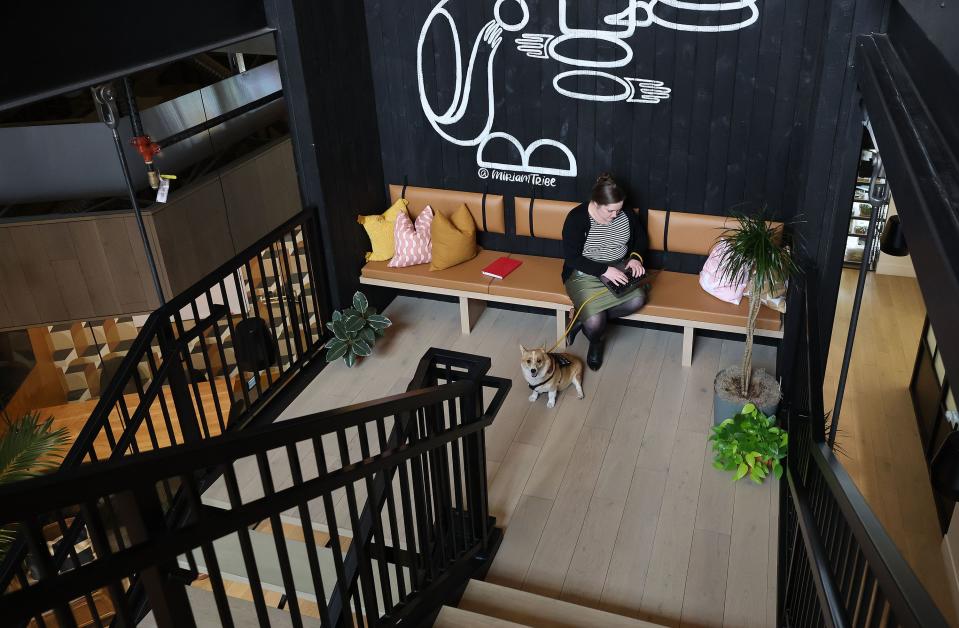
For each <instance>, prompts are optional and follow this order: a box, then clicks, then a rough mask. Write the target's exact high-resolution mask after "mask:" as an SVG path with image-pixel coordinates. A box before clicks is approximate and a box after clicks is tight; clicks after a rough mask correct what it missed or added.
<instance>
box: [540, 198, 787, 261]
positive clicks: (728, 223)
mask: <svg viewBox="0 0 959 628" xmlns="http://www.w3.org/2000/svg"><path fill="white" fill-rule="evenodd" d="M533 211H536V206H535V205H534V206H533ZM773 224H774V225H776V226H777V227H778V228H779V232H780V233H781V232H782V225H783V224H782V223H781V222H774V223H773ZM737 225H738V221H737V220H736V219H735V218H729V217H727V216H710V215H707V214H688V213H685V212H669V236H668V241H667V242H663V240H664V237H663V236H664V231H665V228H666V211H665V210H662V209H651V210H649V212H648V218H647V221H646V232H647V234H648V235H649V248H650V249H651V250H654V251H662V250H663V245H664V244H666V245H668V246H669V250H670V251H673V252H676V253H692V254H693V255H709V250H710V249H711V248H713V245H714V244H716V240H718V239H719V237H720V236H721V235H723V233H724V232H725V231H726V230H727V229H732V228H733V227H735V226H737Z"/></svg>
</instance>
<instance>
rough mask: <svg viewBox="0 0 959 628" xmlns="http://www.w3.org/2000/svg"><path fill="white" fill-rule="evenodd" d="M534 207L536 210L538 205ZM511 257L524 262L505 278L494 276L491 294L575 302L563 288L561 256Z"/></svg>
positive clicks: (552, 301)
mask: <svg viewBox="0 0 959 628" xmlns="http://www.w3.org/2000/svg"><path fill="white" fill-rule="evenodd" d="M533 210H534V211H535V210H536V206H535V205H534V206H533ZM509 257H510V259H516V260H520V261H521V262H523V263H522V265H520V266H519V268H517V269H516V270H514V271H513V272H511V273H510V274H508V275H506V277H505V278H503V279H494V280H493V282H492V283H491V284H490V286H489V293H490V294H492V295H496V296H501V297H512V298H514V299H529V300H531V301H547V302H549V303H559V304H561V305H571V304H572V301H570V300H569V296H568V295H567V294H566V288H564V287H563V277H562V271H563V260H562V259H558V258H555V257H539V256H537V255H518V254H515V253H514V254H513V255H510V256H509Z"/></svg>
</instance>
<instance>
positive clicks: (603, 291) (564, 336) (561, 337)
mask: <svg viewBox="0 0 959 628" xmlns="http://www.w3.org/2000/svg"><path fill="white" fill-rule="evenodd" d="M607 292H609V291H608V290H607V289H606V288H603V289H602V290H598V291H597V292H596V294H593V295H591V296H590V297H589V298H588V299H586V300H585V301H583V303H582V305H580V306H579V309H577V310H576V314H575V315H574V316H573V319H572V320H571V321H569V325H567V327H566V331H564V332H563V335H562V336H560V337H559V338H557V339H556V344H554V345H553V346H552V347H550V348H549V351H547V352H546V353H552V352H553V350H554V349H556V347H558V346H559V345H560V343H561V342H563V341H564V340H566V336H568V335H569V332H570V330H571V329H573V325H575V324H576V319H578V318H579V315H580V314H581V313H582V312H583V308H584V307H586V304H587V303H589V302H590V301H592V300H593V299H596V298H597V297H601V296H602V295H604V294H606V293H607Z"/></svg>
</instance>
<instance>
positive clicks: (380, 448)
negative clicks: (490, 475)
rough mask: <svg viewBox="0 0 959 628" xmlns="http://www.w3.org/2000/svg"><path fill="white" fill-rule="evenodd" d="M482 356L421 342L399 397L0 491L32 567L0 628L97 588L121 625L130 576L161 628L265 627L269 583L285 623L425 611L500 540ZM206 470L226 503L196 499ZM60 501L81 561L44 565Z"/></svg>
mask: <svg viewBox="0 0 959 628" xmlns="http://www.w3.org/2000/svg"><path fill="white" fill-rule="evenodd" d="M489 366H490V361H489V358H483V357H477V356H471V355H466V354H460V353H455V352H449V351H443V350H437V349H431V350H429V351H428V352H427V353H426V355H425V356H424V358H423V360H422V361H421V362H420V365H419V368H418V370H417V374H416V376H415V377H414V382H413V383H412V384H411V388H412V389H413V390H411V391H409V392H406V393H403V394H400V395H395V396H393V397H389V398H386V399H381V400H377V401H373V402H368V403H362V404H357V405H354V406H350V407H346V408H340V409H336V410H330V411H327V412H321V413H318V414H314V415H310V416H306V417H302V418H298V419H292V420H288V421H283V422H280V423H276V424H271V425H268V426H263V427H252V428H250V429H246V430H242V431H238V432H235V433H231V434H227V435H224V436H222V437H220V438H213V439H210V440H208V441H205V442H192V443H185V444H183V445H181V446H178V447H173V448H167V449H161V450H157V451H152V452H148V453H145V454H143V455H140V456H132V457H127V458H122V459H116V460H112V461H107V462H102V463H96V464H91V465H86V466H85V467H83V468H79V469H76V470H74V471H73V472H71V473H60V474H55V475H52V476H47V477H40V478H35V479H31V480H28V481H26V482H22V483H19V484H16V485H10V486H6V487H0V502H2V503H3V504H4V508H3V511H2V513H0V525H10V524H16V525H18V526H19V527H20V528H21V530H22V531H23V532H24V534H25V536H26V538H27V540H28V542H29V545H30V548H31V551H33V552H34V553H35V555H36V558H37V565H38V570H37V572H38V573H37V577H36V579H35V580H33V581H30V582H28V583H24V584H23V586H22V587H20V588H19V589H17V590H9V591H7V592H6V593H5V594H4V595H3V596H2V597H0V623H2V624H3V625H21V624H23V623H24V622H27V621H30V620H31V619H33V620H34V621H36V622H37V624H38V625H43V623H42V621H43V619H42V617H43V614H44V613H47V618H48V619H50V618H51V617H53V616H55V620H56V622H57V624H58V625H59V626H64V627H66V626H72V625H75V623H76V617H77V616H76V614H75V611H74V609H73V608H72V607H71V602H72V601H74V600H77V599H84V598H89V597H90V596H91V594H92V592H95V591H106V592H107V594H108V596H109V599H110V603H111V605H112V608H113V612H114V613H115V619H116V620H118V622H117V624H118V625H126V626H132V625H134V623H135V621H136V619H137V617H136V609H135V608H134V607H132V606H131V604H130V600H129V598H128V596H126V595H125V593H126V587H127V586H128V584H129V582H130V579H131V576H136V577H138V578H139V580H140V581H142V582H143V584H144V588H145V589H146V593H147V596H148V599H149V605H150V609H151V614H152V617H151V618H148V619H149V620H150V621H152V622H155V623H156V625H160V626H176V627H177V628H182V627H190V626H195V625H197V623H196V619H195V618H196V617H197V616H200V615H202V616H203V617H206V618H208V619H207V622H206V623H204V625H210V622H214V623H215V624H216V625H224V626H229V625H232V622H233V618H234V616H236V613H237V612H240V613H246V614H248V616H253V615H254V614H255V616H256V617H257V618H258V621H259V623H260V624H261V625H264V626H268V625H270V623H271V617H272V618H273V619H275V618H276V617H275V613H276V612H277V611H276V608H275V606H276V599H275V598H276V596H278V595H280V594H282V596H283V597H282V600H283V603H284V604H285V608H286V611H285V612H288V613H289V614H288V615H287V616H286V617H287V618H288V619H287V620H286V621H292V624H293V625H294V626H302V625H312V623H311V622H315V621H316V620H315V619H312V618H314V617H315V618H317V619H319V621H320V623H321V625H323V626H380V625H396V624H400V623H402V624H404V625H418V624H419V623H421V622H428V621H430V618H431V617H432V616H433V615H434V614H435V613H436V612H437V611H438V609H439V607H440V605H442V604H443V603H444V601H446V600H447V599H448V598H449V596H451V595H452V592H453V591H454V590H455V589H456V588H457V586H459V587H462V586H463V585H464V584H465V582H466V581H467V579H468V578H469V576H470V575H471V574H472V573H475V572H476V571H477V570H480V569H482V568H483V566H484V565H487V564H488V562H489V560H490V558H491V556H492V554H493V552H494V551H495V549H496V546H497V544H498V541H499V532H498V530H497V529H496V528H495V526H494V525H493V524H494V523H495V522H494V520H493V519H492V518H491V517H490V516H489V510H488V501H487V492H486V469H485V451H484V449H485V443H484V430H485V428H486V427H487V426H489V425H490V424H491V423H492V421H493V420H494V418H495V416H496V413H497V412H498V411H499V409H500V407H501V406H502V403H503V401H504V399H505V397H506V394H507V393H508V391H509V388H510V380H508V379H502V378H496V377H491V376H488V375H487V372H488V369H489ZM418 384H423V386H422V387H417V385H418ZM487 390H492V393H493V394H492V395H491V396H489V395H487V396H486V398H484V392H485V391H487ZM211 469H215V470H217V471H219V472H221V473H222V478H223V480H222V481H223V482H224V484H225V488H226V493H227V495H228V500H227V502H228V503H224V504H219V505H216V506H214V505H211V504H209V503H207V502H206V501H205V497H206V496H205V495H203V494H201V487H200V486H199V484H198V478H200V477H205V476H207V475H208V474H209V473H210V471H211ZM165 485H172V486H176V492H177V494H178V495H182V496H183V499H184V501H186V502H188V504H189V508H188V509H187V511H188V513H189V514H188V515H187V516H186V517H185V518H184V519H183V520H181V521H176V522H171V521H170V520H169V518H166V517H164V516H163V511H164V507H165V502H166V500H167V496H166V494H165V490H164V489H163V486H165ZM364 503H365V504H366V507H364V506H363V504H364ZM65 511H77V512H80V513H82V516H83V519H84V521H85V527H86V529H87V530H88V531H89V534H90V539H91V540H92V546H93V553H94V556H93V558H92V559H91V560H89V561H87V562H85V563H83V564H79V565H76V566H74V567H73V568H71V569H68V570H58V569H56V568H55V567H54V566H53V562H52V559H53V556H52V553H51V551H50V550H49V549H48V548H47V547H46V546H45V545H44V542H43V539H42V533H41V530H40V523H39V522H40V521H42V520H44V519H50V518H52V519H56V518H58V517H59V515H60V514H61V513H63V512H65ZM368 532H369V534H368ZM201 574H202V577H200V575H201ZM194 580H195V581H196V582H195V584H197V585H201V586H205V589H206V590H205V591H204V590H203V588H201V586H189V583H190V582H193V581H194ZM230 582H232V583H246V586H247V587H248V592H247V595H246V598H247V599H248V601H247V602H238V601H237V600H236V599H232V598H228V597H227V593H226V586H225V584H226V583H230ZM240 586H242V585H240ZM232 592H233V593H235V591H232ZM270 596H273V597H272V599H268V598H270ZM237 604H244V605H245V606H243V607H242V608H240V609H239V610H238V609H237V606H236V605H237ZM271 613H273V614H274V615H271ZM211 618H215V619H211Z"/></svg>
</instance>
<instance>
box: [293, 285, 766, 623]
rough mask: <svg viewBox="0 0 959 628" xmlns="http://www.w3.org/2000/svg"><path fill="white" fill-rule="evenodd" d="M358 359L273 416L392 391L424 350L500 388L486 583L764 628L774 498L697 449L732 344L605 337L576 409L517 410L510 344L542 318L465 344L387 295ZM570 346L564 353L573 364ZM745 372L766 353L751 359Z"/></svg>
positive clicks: (662, 335)
mask: <svg viewBox="0 0 959 628" xmlns="http://www.w3.org/2000/svg"><path fill="white" fill-rule="evenodd" d="M387 314H388V315H389V316H390V317H391V318H392V319H393V321H394V326H393V327H392V328H390V329H389V330H388V335H387V338H386V339H385V340H384V341H381V344H380V345H378V346H377V347H376V353H375V355H374V356H373V357H372V359H368V360H366V361H365V362H364V363H362V364H361V365H360V366H358V367H355V368H353V369H347V368H346V367H345V366H344V365H343V364H342V363H338V364H335V365H331V366H330V367H329V368H327V369H326V370H324V372H323V373H322V374H321V375H320V376H319V377H318V378H317V379H316V380H315V381H314V382H312V383H311V384H310V385H309V387H308V388H307V389H306V390H305V391H304V393H303V394H302V395H301V396H300V397H299V398H298V399H297V400H296V401H295V402H294V403H293V404H291V406H290V407H289V408H287V410H286V412H285V413H284V415H283V417H281V418H290V417H295V416H301V415H304V414H308V413H310V412H315V411H319V410H323V409H327V408H332V407H337V406H341V405H344V404H349V403H354V402H359V401H364V400H369V399H374V398H377V397H381V396H384V395H387V394H391V393H395V392H400V391H402V390H405V388H406V385H407V383H408V382H409V379H410V376H411V375H412V372H413V369H414V367H415V365H416V362H417V360H418V359H419V357H420V356H421V355H422V353H423V351H424V350H425V349H426V348H428V347H430V346H436V347H445V348H451V349H455V350H460V351H467V352H473V353H479V354H483V355H488V356H490V357H491V358H492V359H493V368H492V372H493V374H494V375H501V376H505V377H511V378H512V379H513V382H514V384H513V389H512V390H511V392H510V394H509V397H508V398H507V400H506V402H505V403H504V406H503V409H502V410H501V412H500V414H499V415H498V416H497V419H496V422H495V424H494V425H493V426H492V427H491V428H490V430H489V431H488V433H487V450H488V457H489V461H488V463H489V470H490V477H491V484H490V507H491V510H492V511H493V514H495V515H496V517H497V520H498V522H499V525H500V526H503V527H504V528H505V530H506V534H505V539H504V542H503V545H502V547H501V549H500V551H499V553H498V555H497V558H496V560H495V562H494V564H493V567H492V569H491V571H490V574H489V580H491V581H493V582H496V583H499V584H505V585H509V586H513V587H516V588H522V589H526V590H529V591H532V592H535V593H539V594H543V595H548V596H553V597H560V598H562V599H565V600H569V601H573V602H576V603H579V604H583V605H587V606H594V607H598V608H602V609H605V610H610V611H614V612H617V613H621V614H625V615H630V616H635V617H640V618H643V619H647V620H650V621H654V622H658V623H661V624H663V625H668V626H679V625H683V626H721V625H725V626H736V627H745V626H773V625H774V623H775V599H776V596H775V586H776V546H777V539H776V531H777V522H776V510H777V509H776V507H775V506H776V504H777V501H776V500H777V499H778V497H777V495H778V487H777V486H776V484H775V483H774V482H767V483H766V484H765V485H764V486H762V487H757V486H754V485H751V484H747V483H743V482H740V483H738V484H733V483H732V482H731V479H730V478H729V477H728V476H726V475H724V474H722V473H720V472H718V471H715V470H714V469H713V468H712V466H711V455H710V451H709V447H708V443H707V441H706V437H707V431H708V428H709V426H710V425H711V415H712V380H713V377H714V375H715V373H716V371H717V370H718V368H720V366H723V365H726V364H729V363H732V362H735V361H736V360H738V359H739V357H740V356H741V355H742V348H743V345H742V343H741V342H731V341H729V342H724V341H721V340H715V339H708V338H705V339H697V342H696V347H695V353H694V359H693V366H692V367H686V368H684V367H682V366H681V364H680V357H681V356H680V353H681V349H682V335H681V333H678V332H667V331H655V330H645V329H639V328H630V327H614V328H612V330H611V332H610V337H609V341H608V347H607V356H606V363H605V365H604V366H603V368H602V369H601V370H600V371H599V372H597V373H593V372H587V375H586V377H585V382H584V387H585V391H586V398H585V399H584V400H578V399H576V397H575V395H573V394H563V395H561V397H560V399H559V400H558V402H557V404H556V407H555V408H553V409H552V410H548V409H547V408H546V403H545V398H544V397H541V398H540V400H539V401H538V402H536V403H532V404H531V403H530V402H529V401H528V399H527V397H528V394H529V392H528V389H527V386H526V384H525V382H524V381H523V380H522V375H521V373H520V369H519V349H518V345H519V343H520V342H522V343H524V344H527V345H533V344H536V343H544V342H547V341H548V340H549V338H550V337H551V333H552V330H553V327H554V321H553V319H552V318H551V317H549V316H546V315H536V314H529V313H521V312H513V311H507V310H498V309H488V310H487V311H486V312H485V313H484V314H483V316H482V317H481V319H480V321H479V323H478V325H477V327H476V328H475V329H474V331H473V333H472V334H471V335H469V336H463V335H461V334H460V331H459V319H458V306H457V305H455V304H450V303H438V302H436V301H429V300H424V299H416V298H410V297H400V298H397V299H396V300H395V301H394V302H393V304H392V305H391V306H390V307H389V308H388V310H387ZM585 351H586V346H585V341H584V340H583V339H582V338H580V339H579V340H578V341H577V344H576V345H575V346H574V347H573V349H572V352H573V353H575V354H576V355H579V356H581V357H584V356H585ZM756 353H757V356H756V363H757V365H760V366H762V365H768V367H769V368H772V366H773V365H774V363H775V351H774V350H773V349H771V348H769V347H757V352H756Z"/></svg>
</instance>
